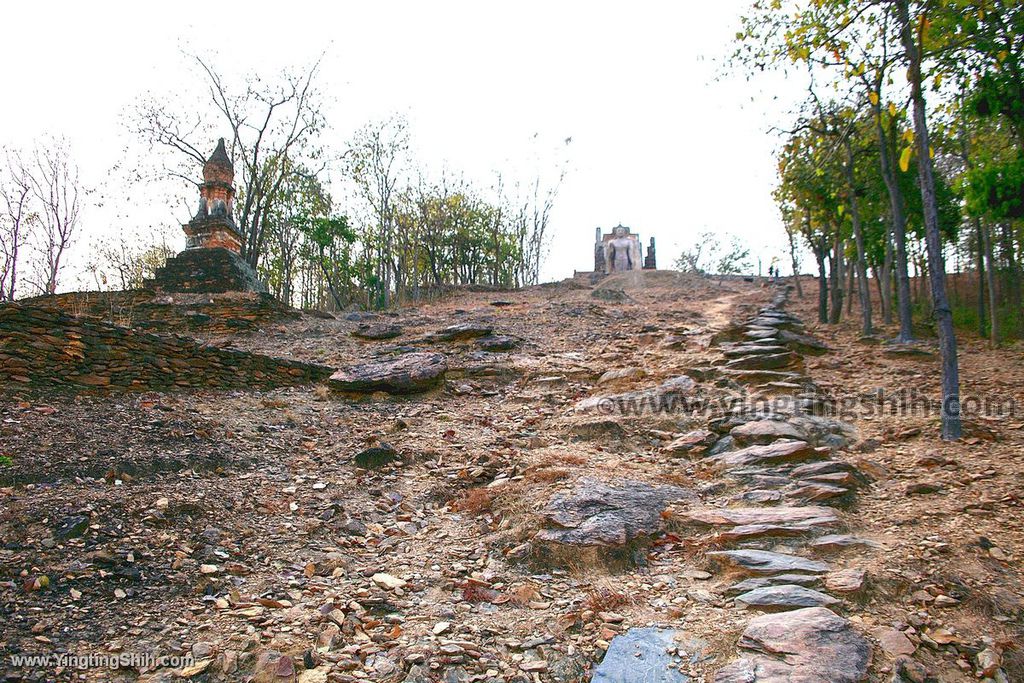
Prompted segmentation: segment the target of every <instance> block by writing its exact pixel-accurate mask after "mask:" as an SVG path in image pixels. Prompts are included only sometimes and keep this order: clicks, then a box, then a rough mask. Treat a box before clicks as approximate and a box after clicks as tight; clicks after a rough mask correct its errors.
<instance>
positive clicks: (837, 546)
mask: <svg viewBox="0 0 1024 683" xmlns="http://www.w3.org/2000/svg"><path fill="white" fill-rule="evenodd" d="M810 547H811V548H813V549H815V550H842V549H844V548H856V547H864V548H873V549H876V550H879V549H881V548H882V544H881V543H877V542H875V541H872V540H871V539H869V538H861V537H860V536H851V535H850V534H828V535H826V536H822V537H821V538H816V539H814V540H813V541H811V543H810Z"/></svg>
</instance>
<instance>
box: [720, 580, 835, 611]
mask: <svg viewBox="0 0 1024 683" xmlns="http://www.w3.org/2000/svg"><path fill="white" fill-rule="evenodd" d="M736 602H737V603H738V604H740V605H741V606H743V607H746V608H748V609H750V608H754V609H763V610H765V611H772V612H778V611H782V610H790V609H800V608H801V607H828V606H829V605H835V604H837V603H838V602H839V600H837V599H836V598H833V597H832V596H831V595H826V594H825V593H822V592H820V591H816V590H814V589H812V588H805V587H803V586H797V585H793V584H783V585H779V586H765V587H763V588H755V589H754V590H752V591H748V592H746V593H743V594H742V595H737V596H736Z"/></svg>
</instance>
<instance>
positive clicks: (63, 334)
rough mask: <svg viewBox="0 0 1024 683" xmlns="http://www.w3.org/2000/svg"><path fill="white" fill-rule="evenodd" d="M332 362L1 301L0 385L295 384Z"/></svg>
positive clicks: (160, 387)
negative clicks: (264, 352) (226, 345)
mask: <svg viewBox="0 0 1024 683" xmlns="http://www.w3.org/2000/svg"><path fill="white" fill-rule="evenodd" d="M332 371H333V370H332V369H331V368H328V367H325V366H320V365H313V364H310V363H302V362H299V361H293V360H285V359H279V358H271V357H269V356H262V355H258V354H253V353H248V352H245V351H238V350H233V349H220V348H216V347H213V346H207V345H204V344H202V343H201V342H198V341H196V340H194V339H189V338H186V337H181V336H177V335H158V334H152V333H149V332H143V331H140V330H133V329H129V328H126V327H121V326H118V325H112V324H110V323H106V322H102V321H98V320H93V319H89V318H84V317H75V316H71V315H68V314H67V313H65V312H63V311H60V310H57V309H55V308H45V307H40V306H30V305H25V304H23V303H12V304H4V305H2V306H0V384H16V385H22V386H38V387H50V388H52V387H67V388H69V389H74V390H99V391H148V390H157V391H167V390H175V389H198V388H247V387H253V388H262V389H270V388H275V387H281V386H295V385H301V384H306V383H309V382H314V381H318V380H322V379H326V378H327V377H328V376H329V375H330V374H331V372H332Z"/></svg>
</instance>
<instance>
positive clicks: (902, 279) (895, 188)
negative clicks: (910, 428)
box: [875, 103, 914, 343]
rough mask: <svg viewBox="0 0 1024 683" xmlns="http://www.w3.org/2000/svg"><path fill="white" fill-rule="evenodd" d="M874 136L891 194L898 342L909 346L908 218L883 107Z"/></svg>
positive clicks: (911, 330) (911, 335) (877, 108)
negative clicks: (886, 133) (884, 121)
mask: <svg viewBox="0 0 1024 683" xmlns="http://www.w3.org/2000/svg"><path fill="white" fill-rule="evenodd" d="M875 133H876V136H877V138H878V159H879V164H880V165H881V167H882V178H883V180H885V188H886V190H887V191H888V194H889V217H890V219H891V220H892V234H893V238H894V241H895V242H896V244H895V247H896V289H897V294H896V306H897V309H898V312H899V319H900V333H899V336H898V337H897V338H896V340H897V341H898V342H901V343H906V342H910V341H913V339H914V322H913V316H912V315H911V302H910V274H909V272H908V271H907V268H908V265H907V217H906V213H905V210H904V203H903V192H902V191H901V190H900V184H899V181H898V180H897V178H896V168H895V166H893V163H892V156H891V155H890V150H889V141H888V139H887V138H886V135H885V128H884V127H883V126H882V108H881V103H879V104H878V105H876V106H875Z"/></svg>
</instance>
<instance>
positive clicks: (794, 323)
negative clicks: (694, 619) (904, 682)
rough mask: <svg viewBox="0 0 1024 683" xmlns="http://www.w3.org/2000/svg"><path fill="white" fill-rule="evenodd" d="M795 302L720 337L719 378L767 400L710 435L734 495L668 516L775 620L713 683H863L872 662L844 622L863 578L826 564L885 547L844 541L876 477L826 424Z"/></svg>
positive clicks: (840, 427)
mask: <svg viewBox="0 0 1024 683" xmlns="http://www.w3.org/2000/svg"><path fill="white" fill-rule="evenodd" d="M787 295H788V290H781V291H780V292H779V293H778V294H777V295H776V296H775V298H774V300H773V301H772V303H771V304H770V305H768V306H766V307H765V308H763V309H761V310H760V311H759V312H758V313H757V314H756V315H755V316H754V317H753V318H751V319H750V320H748V321H746V322H745V323H743V324H741V325H739V326H737V327H735V328H732V329H730V330H727V331H726V332H724V333H722V334H720V335H717V336H716V338H715V340H714V343H715V344H716V345H717V348H718V349H719V350H720V351H721V353H722V361H721V362H720V364H719V365H717V366H716V368H717V369H718V370H719V372H718V373H716V374H718V375H719V377H720V378H726V379H727V380H729V381H731V382H735V383H738V384H740V385H742V386H744V387H746V388H747V390H748V391H749V392H750V393H749V395H750V396H751V397H756V398H757V399H759V400H757V401H747V402H746V405H744V406H741V407H738V408H737V409H735V410H734V411H733V412H732V413H731V414H728V415H725V416H724V417H722V418H720V419H718V420H714V421H712V423H711V424H710V425H709V429H711V431H714V432H716V433H717V434H719V435H720V438H719V439H718V441H717V442H716V444H715V445H714V446H713V447H712V448H711V451H710V455H709V456H708V457H707V458H705V459H704V460H703V463H705V464H706V466H707V467H710V468H713V469H714V470H715V472H716V474H717V475H718V477H719V478H720V479H724V480H725V481H726V482H728V483H729V485H728V486H726V487H725V490H724V491H723V492H722V493H721V495H719V496H717V497H716V498H714V499H712V500H710V501H706V502H705V504H704V505H702V506H701V507H699V508H690V509H686V510H680V511H673V512H672V516H671V519H672V522H673V523H674V524H676V525H679V526H681V527H687V528H699V529H702V530H704V531H705V532H706V533H707V534H708V536H707V537H706V538H705V540H707V542H708V543H709V545H711V546H713V547H716V548H718V549H717V550H713V551H709V552H707V553H706V557H707V559H708V560H709V563H710V565H711V567H712V568H713V569H715V570H717V571H719V572H723V573H725V574H726V575H728V576H735V577H736V578H737V579H738V580H737V581H736V583H734V584H732V585H731V586H730V587H729V588H727V589H726V590H725V594H726V595H729V596H731V597H733V599H734V601H735V603H736V604H737V605H738V606H742V607H745V608H747V609H750V610H752V611H755V610H756V611H761V612H766V614H764V615H762V616H757V617H755V618H753V619H752V620H751V621H750V622H749V624H748V625H747V627H746V629H745V630H744V632H743V634H742V636H741V637H740V639H739V642H738V650H739V653H738V656H737V658H735V659H734V660H733V661H731V662H729V663H727V664H726V665H725V666H724V667H723V668H721V669H720V670H719V671H718V672H717V674H716V675H715V679H714V680H715V681H716V683H741V682H742V683H768V682H772V683H775V682H780V683H781V682H782V681H796V680H799V681H822V682H823V683H824V682H825V681H830V682H834V683H842V682H845V681H850V682H851V683H852V682H854V681H860V680H864V679H865V677H866V676H867V667H868V663H869V662H870V658H871V647H870V645H869V643H868V641H867V640H866V639H865V638H864V636H862V635H861V634H860V633H859V632H858V631H857V630H856V629H855V628H854V627H853V625H852V624H851V623H850V621H849V620H847V619H846V618H844V617H843V616H841V614H840V613H841V612H842V611H843V605H844V602H845V601H846V600H849V599H852V598H854V597H855V596H857V595H858V594H859V593H861V592H862V591H863V589H864V585H865V581H866V576H865V572H864V571H863V570H861V569H859V568H857V567H852V566H844V565H843V564H842V563H841V562H838V561H834V562H826V561H823V560H822V559H821V557H822V556H823V555H831V554H836V553H838V552H839V551H841V550H843V549H846V548H849V547H855V546H860V547H862V548H867V549H873V548H877V547H878V545H877V544H875V543H874V542H872V541H870V540H867V539H861V538H858V537H856V536H854V535H851V534H849V533H846V530H845V525H844V522H843V518H842V513H841V511H840V510H841V508H843V507H845V506H848V505H849V504H851V503H852V501H853V497H854V496H855V495H856V491H857V488H858V487H860V486H863V485H865V484H866V483H868V481H869V478H868V477H867V476H866V475H865V474H863V473H862V472H860V471H859V470H858V469H857V467H856V466H855V465H854V464H852V463H850V462H848V461H846V460H844V459H842V457H841V456H840V455H839V451H840V450H841V449H842V448H844V447H845V446H846V444H847V441H848V439H849V438H850V437H851V436H852V434H853V429H852V427H851V426H850V425H848V424H845V423H842V422H841V421H839V420H835V419H832V418H831V417H828V415H827V413H828V408H829V401H828V399H827V397H825V396H823V395H822V394H821V392H820V390H819V389H818V387H817V386H816V385H815V383H814V381H813V380H812V379H811V378H810V377H808V376H807V375H806V373H805V371H804V369H803V357H804V356H805V355H806V354H809V353H810V354H820V353H823V352H826V351H827V349H826V347H825V346H824V345H823V344H821V343H820V342H818V341H817V340H815V339H813V338H812V337H809V336H807V335H806V334H805V333H804V329H803V325H802V323H801V321H800V320H799V319H798V318H796V317H795V316H793V315H791V314H789V313H787V312H785V311H784V310H783V309H784V306H785V303H786V299H787ZM764 399H767V400H764Z"/></svg>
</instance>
